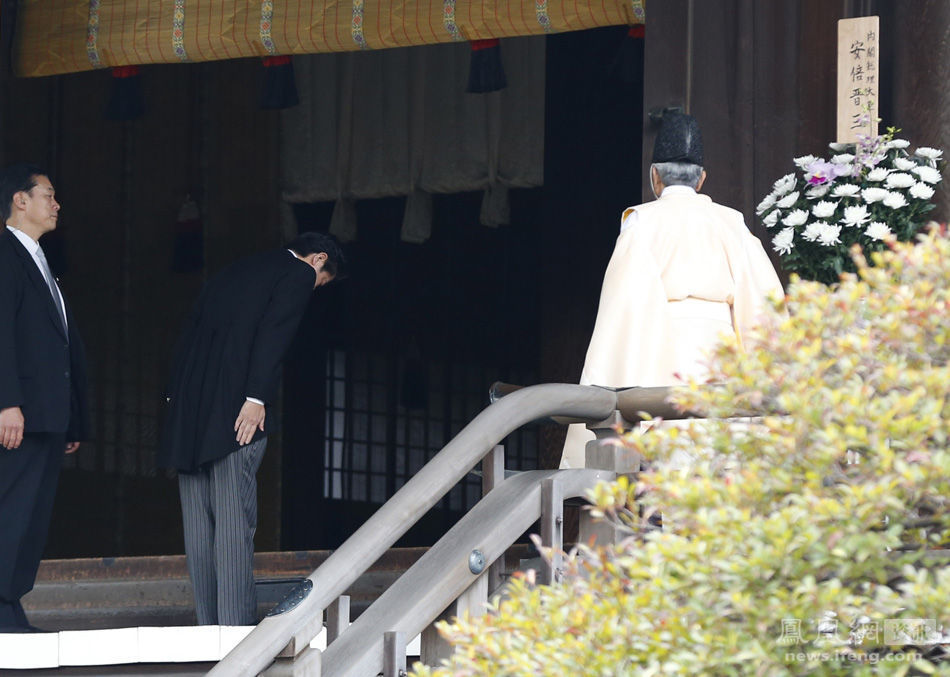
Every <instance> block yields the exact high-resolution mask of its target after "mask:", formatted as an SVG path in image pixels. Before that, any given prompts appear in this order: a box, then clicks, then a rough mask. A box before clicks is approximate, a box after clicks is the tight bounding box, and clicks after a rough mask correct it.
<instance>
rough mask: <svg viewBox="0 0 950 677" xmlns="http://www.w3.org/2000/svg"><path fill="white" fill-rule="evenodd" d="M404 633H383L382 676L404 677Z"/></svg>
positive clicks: (405, 673)
mask: <svg viewBox="0 0 950 677" xmlns="http://www.w3.org/2000/svg"><path fill="white" fill-rule="evenodd" d="M407 674H408V673H407V672H406V633H404V632H398V631H390V632H384V633H383V677H406V675H407Z"/></svg>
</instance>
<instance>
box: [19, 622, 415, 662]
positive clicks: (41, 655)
mask: <svg viewBox="0 0 950 677" xmlns="http://www.w3.org/2000/svg"><path fill="white" fill-rule="evenodd" d="M253 629H254V626H251V625H248V626H229V625H192V626H175V627H164V628H156V627H139V628H115V629H111V630H63V631H61V632H38V633H23V634H17V633H0V670H36V669H55V668H65V667H77V666H95V665H128V664H132V663H150V664H155V663H206V662H215V661H219V660H221V659H222V658H224V656H225V655H227V653H228V652H229V651H231V649H233V648H234V647H235V646H236V645H237V643H238V642H240V641H241V640H242V639H244V637H245V636H246V635H247V634H248V633H249V632H250V631H251V630H253ZM326 641H327V640H326V629H324V630H323V631H321V632H320V634H319V635H317V636H316V637H315V638H314V640H313V641H312V642H311V643H310V646H312V647H313V648H315V649H320V650H321V651H323V650H324V649H326ZM407 653H408V654H409V655H410V656H418V655H419V638H418V637H416V638H415V639H414V640H413V641H412V642H410V644H409V646H408V647H407Z"/></svg>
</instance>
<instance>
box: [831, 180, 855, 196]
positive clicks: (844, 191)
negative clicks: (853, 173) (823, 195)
mask: <svg viewBox="0 0 950 677" xmlns="http://www.w3.org/2000/svg"><path fill="white" fill-rule="evenodd" d="M860 192H861V188H860V187H858V186H855V185H854V184H853V183H842V184H841V185H840V186H835V189H834V190H833V191H831V194H832V195H833V196H834V197H854V196H855V195H857V194H858V193H860Z"/></svg>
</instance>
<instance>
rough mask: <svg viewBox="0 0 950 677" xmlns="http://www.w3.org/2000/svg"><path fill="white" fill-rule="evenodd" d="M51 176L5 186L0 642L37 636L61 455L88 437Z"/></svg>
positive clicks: (8, 181) (20, 169)
mask: <svg viewBox="0 0 950 677" xmlns="http://www.w3.org/2000/svg"><path fill="white" fill-rule="evenodd" d="M54 192H55V191H54V190H53V184H52V183H51V182H50V180H49V178H48V177H47V176H46V172H44V171H43V170H41V169H39V168H37V167H33V166H30V165H16V166H13V167H9V168H7V169H6V170H4V172H3V174H2V177H0V210H2V215H3V220H4V222H5V224H6V225H5V227H3V228H2V230H0V632H30V631H34V630H35V628H33V627H32V626H31V625H30V624H29V623H28V622H27V619H26V615H25V614H24V613H23V607H22V606H21V604H20V598H21V597H22V596H23V595H25V594H26V593H28V592H29V591H30V590H32V589H33V583H34V581H35V580H36V571H37V569H38V567H39V563H40V558H41V557H42V554H43V547H44V546H45V544H46V535H47V532H48V531H49V522H50V517H51V515H52V511H53V498H54V496H55V494H56V481H57V478H58V477H59V470H60V467H61V466H62V462H63V451H64V450H65V452H66V453H67V454H71V453H73V452H74V451H76V449H77V448H79V440H82V439H84V433H85V430H86V428H87V424H86V419H87V412H88V407H87V402H86V381H85V371H86V367H85V357H84V355H83V347H82V341H81V340H80V338H79V333H78V332H77V330H76V323H75V322H74V321H73V317H72V314H71V313H70V311H69V306H68V305H67V304H66V300H65V299H64V298H63V295H62V292H61V291H60V289H59V285H58V284H57V283H56V280H55V279H54V278H53V275H52V273H51V272H50V270H49V265H48V264H47V262H46V256H45V254H44V253H43V248H42V247H41V246H40V244H39V239H40V237H42V236H43V235H45V234H46V233H48V232H50V231H52V230H54V229H55V228H56V222H57V218H58V216H59V204H58V203H57V202H56V198H55V196H54Z"/></svg>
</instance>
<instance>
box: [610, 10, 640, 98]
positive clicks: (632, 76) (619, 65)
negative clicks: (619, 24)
mask: <svg viewBox="0 0 950 677" xmlns="http://www.w3.org/2000/svg"><path fill="white" fill-rule="evenodd" d="M644 35H645V30H644V27H643V24H637V25H635V26H631V27H630V30H628V31H627V34H626V35H625V36H624V38H623V42H622V43H620V49H619V50H617V56H615V57H614V61H613V63H612V64H611V66H610V71H611V72H612V73H613V74H614V75H615V76H616V77H617V78H619V79H620V81H621V82H623V83H625V84H628V85H635V84H640V85H642V84H643V37H644Z"/></svg>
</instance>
